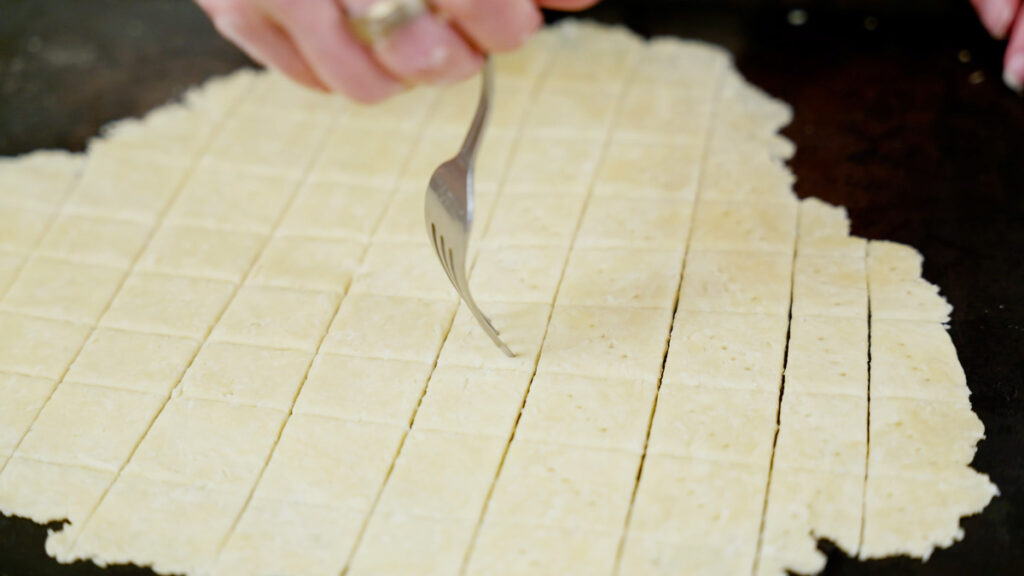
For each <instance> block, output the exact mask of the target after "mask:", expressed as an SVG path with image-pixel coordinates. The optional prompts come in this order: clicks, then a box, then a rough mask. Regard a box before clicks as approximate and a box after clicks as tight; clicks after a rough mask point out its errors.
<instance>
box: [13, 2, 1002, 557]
mask: <svg viewBox="0 0 1024 576" xmlns="http://www.w3.org/2000/svg"><path fill="white" fill-rule="evenodd" d="M496 60H497V67H498V70H499V73H498V81H497V87H498V95H497V97H496V100H495V102H496V110H495V112H494V116H493V119H492V122H491V127H490V130H489V132H488V134H487V137H486V140H485V144H484V148H483V150H482V151H481V156H480V158H479V165H478V175H477V176H478V177H477V200H478V202H477V205H476V214H475V224H474V229H473V244H472V251H473V255H474V257H475V260H474V262H475V265H474V268H473V273H472V278H471V281H472V283H473V286H474V291H475V294H476V297H477V299H478V300H479V301H480V302H481V303H482V305H483V308H484V309H485V310H486V311H487V312H488V313H489V314H490V315H491V317H492V319H493V320H494V322H495V324H496V325H497V326H498V328H499V329H500V330H501V332H502V334H503V336H504V338H505V339H506V340H507V341H508V342H509V344H510V345H511V347H512V348H513V349H514V350H515V351H516V352H517V357H516V358H513V359H509V358H505V357H504V356H503V355H502V354H501V353H500V352H499V351H498V350H497V349H496V348H495V347H494V346H492V345H491V343H490V341H489V340H488V339H487V338H486V337H485V336H484V335H483V334H482V333H481V331H480V329H479V327H478V326H477V325H476V323H475V322H474V321H473V319H472V317H471V316H470V315H469V314H468V313H467V311H466V310H465V309H463V308H461V307H460V306H459V303H458V300H457V299H456V297H455V294H454V292H453V290H452V289H451V287H450V286H449V285H448V282H447V279H446V278H445V277H444V275H443V273H442V271H441V267H440V266H438V265H437V262H436V261H435V258H434V256H433V254H432V253H431V251H430V249H429V248H428V245H427V242H426V238H425V234H424V231H423V220H422V218H423V216H422V214H423V186H424V183H425V181H426V178H427V177H428V176H429V174H430V172H431V170H432V169H433V168H434V167H435V166H436V165H437V164H438V163H439V162H440V161H441V160H443V159H445V158H446V157H448V156H450V155H451V154H452V153H453V152H454V150H455V149H456V147H457V145H458V143H459V141H460V138H461V137H462V132H463V130H464V129H465V126H466V125H467V119H468V117H469V115H470V114H471V112H472V108H473V104H474V101H475V98H476V90H477V86H476V84H475V83H474V82H468V83H465V84H464V85H459V86H455V87H451V88H446V89H419V90H416V91H414V92H411V93H409V94H406V95H403V96H401V97H399V98H396V99H394V100H392V101H390V102H387V103H385V104H383V105H381V106H376V107H362V106H357V105H353V104H350V103H347V102H345V101H344V100H342V99H340V98H336V97H328V96H323V95H320V94H313V93H309V92H305V91H303V90H301V89H299V88H297V87H295V86H294V85H292V84H291V83H289V82H288V81H287V80H285V79H284V78H282V77H280V76H278V75H276V74H272V73H255V72H251V71H241V72H238V73H236V74H233V75H231V76H228V77H226V78H221V79H216V80H212V81H210V82H208V83H207V84H206V85H204V86H203V87H202V88H200V89H197V90H194V91H191V92H189V93H188V94H187V95H186V96H185V97H184V99H183V101H182V102H181V103H179V104H173V105H168V106H165V107H163V108H160V109H158V110H155V111H154V112H152V113H150V114H149V115H147V116H146V117H145V118H142V119H139V120H126V121H123V122H119V123H117V124H115V125H114V126H112V127H110V128H109V129H108V130H107V133H106V135H105V136H104V137H103V138H100V139H97V140H95V141H94V142H93V143H92V145H91V146H90V148H89V151H88V152H87V153H86V154H84V155H72V154H63V153H54V152H39V153H34V154H30V155H27V156H24V157H21V158H15V159H6V160H2V161H0V326H2V330H0V399H2V401H0V511H3V513H5V514H9V515H18V516H24V517H28V518H31V519H33V520H36V521H39V522H45V521H52V520H55V519H67V520H68V521H69V524H68V525H66V526H65V527H64V529H63V530H59V531H55V532H53V533H51V534H50V537H49V539H48V540H47V543H46V549H47V552H48V553H49V554H51V555H53V556H54V557H56V558H57V559H59V560H60V561H63V562H68V561H72V560H76V559H88V560H91V561H93V562H95V563H97V564H101V565H104V564H108V563H121V562H133V563H136V564H140V565H148V566H152V567H153V569H155V570H156V571H157V572H161V573H182V574H190V575H209V574H218V575H235V574H253V575H259V574H266V575H271V574H274V575H282V574H301V575H316V574H324V575H337V574H340V573H342V572H343V571H346V572H345V573H347V574H349V575H351V576H359V575H364V574H365V575H375V576H382V575H388V574H396V575H410V574H416V575H456V574H471V575H477V574H479V575H486V576H499V575H531V576H538V575H544V574H552V575H554V574H557V575H569V574H580V575H587V576H592V575H602V574H605V575H610V574H613V573H614V574H622V575H625V576H632V575H635V576H647V575H656V574H657V575H665V576H668V575H672V576H680V575H689V574H714V575H721V574H758V575H764V576H774V575H780V574H784V573H785V571H786V570H794V571H797V572H799V573H808V574H810V573H814V572H817V571H819V570H821V569H822V568H823V566H824V562H825V558H824V556H823V555H822V554H821V553H820V552H818V550H817V549H816V546H815V544H816V540H817V539H818V538H827V539H829V540H831V541H832V542H834V543H835V544H836V545H838V546H839V547H840V548H841V549H842V550H843V551H844V552H846V553H847V554H849V555H856V556H860V557H863V558H874V557H879V556H885V555H889V554H910V555H913V556H917V557H921V558H927V557H928V555H929V554H931V552H932V551H933V550H934V549H935V548H936V547H944V546H949V545H951V544H953V543H954V542H955V541H956V540H958V539H959V538H961V537H962V536H963V532H962V530H961V528H960V526H959V520H960V518H961V517H962V516H965V515H969V514H973V513H976V512H978V511H980V510H981V509H983V508H984V507H985V506H986V505H987V503H988V502H989V500H990V499H991V498H992V497H993V496H994V495H995V494H996V493H997V490H996V487H995V486H994V485H993V484H992V483H991V482H990V481H989V480H988V478H987V477H986V476H985V475H983V474H979V473H978V472H975V471H974V470H973V469H971V468H970V467H969V466H970V463H971V460H972V458H973V455H974V450H975V445H976V443H977V442H978V440H979V439H980V438H982V437H983V435H984V430H983V427H982V425H981V422H980V421H979V420H978V418H977V417H976V416H975V415H974V413H973V412H972V411H971V406H970V401H969V390H968V388H967V383H966V380H965V378H964V373H963V370H962V369H961V367H960V364H959V362H958V360H957V356H956V350H955V349H954V348H953V344H952V342H951V340H950V338H949V335H948V333H947V331H946V328H945V326H944V322H946V321H947V320H948V318H949V311H950V307H949V305H948V304H947V303H946V301H945V300H944V299H943V298H942V297H941V296H939V294H938V288H937V287H935V286H933V285H931V284H929V283H928V282H926V281H925V280H924V279H922V278H921V256H920V255H919V254H918V253H917V252H916V251H915V250H914V249H912V248H910V247H908V246H901V245H897V244H891V243H887V242H866V241H864V240H863V239H859V238H853V237H850V235H849V222H848V220H847V217H846V213H845V211H844V210H843V209H842V208H839V207H833V206H829V205H827V204H825V203H823V202H821V201H818V200H815V199H813V198H812V199H808V200H804V201H799V200H798V199H797V198H796V196H795V195H794V193H793V191H792V187H793V183H794V177H793V174H792V173H791V172H790V171H789V169H788V168H787V167H786V165H785V160H786V159H787V158H788V157H789V156H790V155H792V154H793V153H794V152H795V150H794V147H793V145H792V144H791V143H790V142H789V141H788V140H786V139H785V138H782V137H781V136H779V134H778V130H779V129H780V128H781V127H782V126H784V125H785V124H786V123H788V122H789V120H790V115H791V111H790V109H789V108H788V107H787V106H786V105H785V104H783V103H781V102H778V101H776V100H773V99H772V98H770V97H768V96H766V95H764V94H763V93H761V92H760V91H758V90H757V89H756V88H753V87H752V86H750V85H748V84H747V83H746V82H745V81H744V80H743V79H742V78H741V77H740V76H739V74H738V73H737V71H736V70H735V68H734V67H733V66H732V64H731V62H730V59H729V56H728V55H727V54H726V53H725V52H723V51H722V50H720V49H718V48H716V47H713V46H709V45H705V44H701V43H695V42H685V41H680V40H676V39H669V38H658V39H654V40H651V41H643V40H641V39H640V38H638V37H637V36H635V35H634V34H632V33H630V32H628V31H626V30H625V29H622V28H609V27H604V26H599V25H595V24H586V23H579V22H567V23H564V24H561V25H559V26H556V27H553V28H550V29H548V30H545V31H544V32H542V33H541V34H540V35H539V36H538V37H537V38H536V39H534V40H533V41H531V42H530V43H529V44H528V45H527V46H526V47H525V48H524V49H523V50H521V51H518V52H516V53H513V54H510V55H506V56H500V57H498V58H497V59H496ZM869 357H870V368H869V362H868V359H869ZM869 416H870V418H869ZM869 422H870V425H869Z"/></svg>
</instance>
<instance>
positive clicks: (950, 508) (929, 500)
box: [859, 464, 999, 558]
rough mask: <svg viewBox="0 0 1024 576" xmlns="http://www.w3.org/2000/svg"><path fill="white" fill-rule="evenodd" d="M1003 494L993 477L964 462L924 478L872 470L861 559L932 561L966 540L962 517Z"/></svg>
mask: <svg viewBox="0 0 1024 576" xmlns="http://www.w3.org/2000/svg"><path fill="white" fill-rule="evenodd" d="M998 493H999V489H998V488H996V486H995V485H994V484H992V482H991V481H989V479H988V476H986V475H985V474H979V473H978V472H976V471H975V470H973V469H971V468H968V467H966V466H962V465H960V464H957V465H955V466H953V467H951V468H946V469H942V470H935V471H933V472H932V473H930V474H921V475H908V474H898V473H885V472H883V471H880V470H879V471H876V470H869V471H868V480H867V489H866V491H865V502H864V538H863V540H862V541H861V545H860V555H859V556H860V558H880V557H882V556H892V555H896V554H909V555H913V556H918V557H922V558H928V557H929V556H930V555H931V553H932V552H933V551H934V550H935V548H936V547H939V548H946V547H949V546H952V545H953V543H954V542H956V541H958V540H961V539H962V538H963V536H964V531H963V528H962V527H961V526H960V520H961V518H962V517H963V516H964V515H965V514H972V513H975V512H977V511H978V510H982V509H984V508H985V506H987V505H988V503H989V502H991V500H992V497H993V496H995V495H997V494H998Z"/></svg>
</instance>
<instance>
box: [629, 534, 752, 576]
mask: <svg viewBox="0 0 1024 576" xmlns="http://www.w3.org/2000/svg"><path fill="white" fill-rule="evenodd" d="M625 540H626V541H625V545H624V546H623V548H622V560H620V562H619V565H620V567H621V570H622V573H623V574H632V575H636V576H677V575H679V574H701V575H705V574H706V575H709V576H712V575H715V574H749V573H750V572H751V570H752V569H753V567H754V554H755V551H756V550H757V539H756V536H755V538H754V539H753V540H751V539H749V538H746V539H737V538H726V539H723V541H722V542H721V543H720V544H719V543H717V542H716V545H715V546H709V545H706V544H705V542H703V541H702V542H700V543H699V544H698V543H696V542H694V541H693V540H692V539H690V538H681V537H671V536H669V537H659V538H656V537H655V536H654V535H650V534H644V535H638V534H634V533H633V532H632V531H631V532H630V533H629V534H627V535H626V539H625Z"/></svg>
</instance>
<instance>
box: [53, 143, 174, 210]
mask: <svg viewBox="0 0 1024 576" xmlns="http://www.w3.org/2000/svg"><path fill="white" fill-rule="evenodd" d="M188 170H189V164H188V162H187V161H186V160H184V159H178V158H171V157H168V156H165V155H153V154H146V153H143V152H139V151H136V150H129V149H128V148H127V147H120V146H101V145H100V146H95V145H93V146H90V147H89V155H88V161H87V162H86V165H85V170H84V171H83V173H82V177H81V179H80V180H79V181H78V184H77V186H76V187H75V189H74V191H73V192H72V194H71V196H70V197H69V199H68V202H67V204H66V207H67V209H68V210H69V211H73V212H82V213H87V214H92V215H96V216H108V217H113V218H121V219H132V220H138V221H141V222H145V223H151V222H153V221H155V220H156V219H157V217H158V216H159V214H160V213H161V212H162V211H163V210H164V209H165V208H166V207H167V205H168V204H169V203H170V202H171V199H172V198H173V197H174V194H175V192H177V191H178V189H179V188H180V186H181V182H182V181H183V180H184V178H185V176H186V175H187V174H188Z"/></svg>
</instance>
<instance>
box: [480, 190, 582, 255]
mask: <svg viewBox="0 0 1024 576" xmlns="http://www.w3.org/2000/svg"><path fill="white" fill-rule="evenodd" d="M583 204H584V199H583V198H582V197H578V196H558V195H551V194H536V195H534V194H502V195H501V196H500V197H499V198H498V201H497V203H496V205H495V207H494V217H493V218H492V219H491V222H490V225H489V226H488V227H487V231H486V232H485V233H484V242H485V243H486V244H487V245H489V246H562V245H567V244H569V243H570V242H571V241H572V236H573V233H574V231H575V224H574V223H575V222H577V221H578V220H579V216H580V212H581V211H582V210H583Z"/></svg>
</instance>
